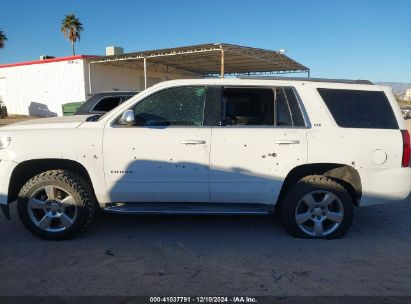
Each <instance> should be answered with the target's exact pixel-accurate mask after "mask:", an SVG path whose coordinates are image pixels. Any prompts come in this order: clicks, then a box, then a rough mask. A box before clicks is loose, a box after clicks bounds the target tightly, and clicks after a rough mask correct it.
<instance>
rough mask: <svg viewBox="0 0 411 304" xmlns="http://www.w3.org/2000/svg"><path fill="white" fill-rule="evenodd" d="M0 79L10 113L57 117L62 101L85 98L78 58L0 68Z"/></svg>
mask: <svg viewBox="0 0 411 304" xmlns="http://www.w3.org/2000/svg"><path fill="white" fill-rule="evenodd" d="M0 78H2V79H3V82H5V83H6V94H5V95H6V97H5V98H3V101H4V102H5V104H6V106H7V110H8V112H9V113H11V114H22V115H35V116H56V115H58V116H61V115H62V108H61V105H62V104H64V103H68V102H77V101H84V100H85V99H86V92H85V80H84V62H83V60H82V59H76V60H70V61H60V62H50V63H41V64H32V65H21V66H12V67H5V68H0ZM4 79H5V81H4Z"/></svg>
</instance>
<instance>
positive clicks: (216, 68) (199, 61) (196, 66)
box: [90, 43, 310, 87]
mask: <svg viewBox="0 0 411 304" xmlns="http://www.w3.org/2000/svg"><path fill="white" fill-rule="evenodd" d="M136 61H140V62H143V69H144V80H145V87H147V63H153V64H160V65H164V66H166V67H171V68H175V69H179V70H183V71H186V72H189V73H193V74H195V75H200V76H203V77H215V76H220V77H224V76H225V75H260V74H283V73H304V72H305V73H308V76H309V73H310V70H309V68H307V67H306V66H304V65H302V64H301V63H298V62H297V61H295V60H293V59H291V58H289V57H288V56H286V55H284V52H281V51H272V50H265V49H259V48H252V47H245V46H239V45H233V44H226V43H209V44H201V45H192V46H185V47H177V48H169V49H159V50H152V51H142V52H134V53H126V54H122V55H113V56H103V57H96V58H93V59H91V60H90V63H91V64H95V63H103V64H104V63H106V64H119V65H120V64H121V65H123V64H127V63H129V64H130V65H131V66H133V62H136Z"/></svg>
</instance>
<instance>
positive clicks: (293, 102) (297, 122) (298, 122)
mask: <svg viewBox="0 0 411 304" xmlns="http://www.w3.org/2000/svg"><path fill="white" fill-rule="evenodd" d="M283 90H284V93H285V96H286V97H287V101H288V105H289V107H290V112H291V116H292V121H293V126H294V127H303V126H305V122H304V118H303V115H302V114H301V110H300V107H299V105H298V101H297V97H296V96H295V93H294V90H293V89H292V88H290V87H286V88H283Z"/></svg>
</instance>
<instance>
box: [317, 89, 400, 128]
mask: <svg viewBox="0 0 411 304" xmlns="http://www.w3.org/2000/svg"><path fill="white" fill-rule="evenodd" d="M318 92H319V93H320V95H321V97H322V99H323V100H324V102H325V104H326V105H327V107H328V109H329V110H330V112H331V114H332V116H333V117H334V119H335V122H336V123H337V124H338V125H339V126H340V127H344V128H370V129H398V123H397V120H396V118H395V115H394V113H393V111H392V108H391V105H390V103H389V101H388V99H387V97H386V96H385V94H384V92H381V91H359V90H335V89H318Z"/></svg>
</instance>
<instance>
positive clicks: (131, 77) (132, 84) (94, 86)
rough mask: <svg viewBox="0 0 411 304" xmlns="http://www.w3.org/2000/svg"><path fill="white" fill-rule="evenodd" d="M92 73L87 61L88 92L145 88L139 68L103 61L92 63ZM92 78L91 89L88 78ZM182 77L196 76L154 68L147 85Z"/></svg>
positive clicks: (150, 72)
mask: <svg viewBox="0 0 411 304" xmlns="http://www.w3.org/2000/svg"><path fill="white" fill-rule="evenodd" d="M90 67H91V74H90V77H89V75H88V73H89V65H88V64H87V63H85V66H84V72H85V76H84V78H85V79H86V91H87V93H90V92H91V93H97V92H101V91H112V90H119V91H127V90H131V91H142V90H144V72H143V70H142V69H139V68H129V67H121V66H116V65H108V64H101V63H92V64H90ZM89 78H90V79H91V91H90V87H89V83H88V79H89ZM181 78H196V76H193V75H192V74H188V73H184V72H183V71H179V70H173V71H170V72H160V71H158V72H156V71H153V70H152V69H150V70H148V72H147V87H149V86H152V85H154V84H156V83H158V82H161V81H165V80H172V79H181Z"/></svg>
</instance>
